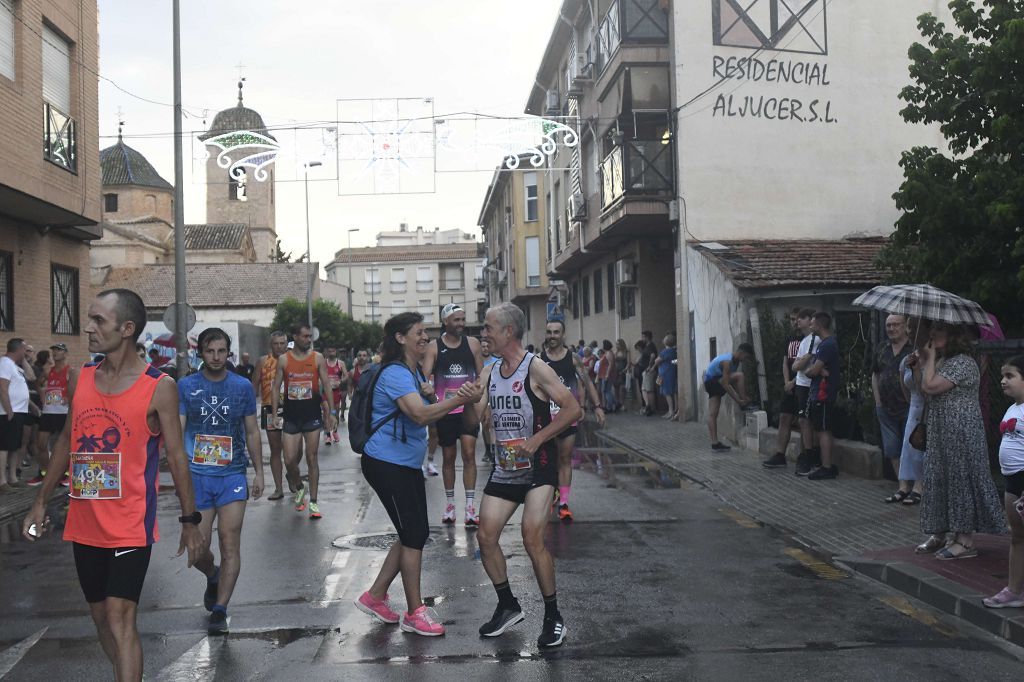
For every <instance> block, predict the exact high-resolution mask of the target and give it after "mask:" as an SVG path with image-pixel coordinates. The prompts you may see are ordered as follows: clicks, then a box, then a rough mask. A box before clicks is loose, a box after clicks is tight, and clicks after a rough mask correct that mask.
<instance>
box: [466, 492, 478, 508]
mask: <svg viewBox="0 0 1024 682" xmlns="http://www.w3.org/2000/svg"><path fill="white" fill-rule="evenodd" d="M475 499H476V491H475V490H467V491H466V506H467V507H468V506H469V505H471V504H473V500H475Z"/></svg>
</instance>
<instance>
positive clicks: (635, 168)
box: [601, 140, 673, 208]
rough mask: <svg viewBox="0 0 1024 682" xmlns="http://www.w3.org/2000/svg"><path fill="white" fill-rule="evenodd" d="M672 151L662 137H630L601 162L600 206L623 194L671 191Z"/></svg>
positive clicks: (605, 206) (616, 199) (610, 202)
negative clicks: (646, 138)
mask: <svg viewBox="0 0 1024 682" xmlns="http://www.w3.org/2000/svg"><path fill="white" fill-rule="evenodd" d="M672 150H673V145H672V143H671V142H669V143H667V144H666V143H665V142H664V141H662V140H627V141H625V142H624V143H623V144H622V145H621V146H618V147H615V148H614V149H613V150H612V152H611V153H610V154H609V155H608V156H606V157H605V158H604V161H602V162H601V207H602V208H607V207H608V206H611V205H612V204H613V203H615V202H616V201H618V200H619V199H620V198H622V197H623V196H628V195H634V194H635V195H646V194H660V193H662V192H671V191H672V189H673V182H672V180H673V178H672V175H673V174H672V168H673V163H672V160H673V159H672V154H673V152H672Z"/></svg>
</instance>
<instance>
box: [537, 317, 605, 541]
mask: <svg viewBox="0 0 1024 682" xmlns="http://www.w3.org/2000/svg"><path fill="white" fill-rule="evenodd" d="M564 338H565V325H564V324H563V323H562V322H561V321H559V320H552V321H551V322H548V323H547V325H546V326H545V328H544V352H543V353H542V354H541V358H542V359H543V360H544V362H546V363H548V365H549V366H550V367H551V369H553V370H555V374H557V375H558V378H559V379H561V380H562V383H563V384H565V385H566V386H567V387H568V388H569V391H570V392H571V393H572V395H573V397H574V398H576V400H578V401H579V402H580V405H581V406H582V404H583V401H582V400H580V395H581V393H583V390H580V384H582V385H583V389H584V390H585V391H586V395H587V396H588V397H589V398H590V401H591V404H593V405H594V406H595V411H596V413H597V423H598V425H599V426H604V410H603V409H602V408H601V401H600V400H599V399H598V395H597V387H596V386H594V382H593V381H591V380H590V375H589V374H587V372H586V371H584V369H583V366H582V364H581V363H580V359H579V356H577V355H576V354H575V353H573V352H571V351H570V350H569V349H568V348H566V347H565V340H564ZM548 353H551V355H553V356H556V357H557V356H558V354H559V353H562V357H561V359H559V360H552V359H551V357H550V356H548ZM554 414H557V410H555V412H554V413H553V414H552V416H554ZM577 428H578V427H577V423H576V422H573V424H572V426H570V427H569V428H568V429H566V430H565V431H563V432H562V433H560V434H558V518H559V519H561V520H562V521H564V522H566V523H569V522H571V521H572V519H573V516H572V511H570V509H569V495H570V493H571V491H572V451H573V448H574V447H575V445H576V432H577Z"/></svg>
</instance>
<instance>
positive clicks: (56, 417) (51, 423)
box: [39, 412, 68, 433]
mask: <svg viewBox="0 0 1024 682" xmlns="http://www.w3.org/2000/svg"><path fill="white" fill-rule="evenodd" d="M67 420H68V416H67V415H66V414H47V413H45V412H44V413H43V415H42V416H41V417H39V430H40V431H45V432H46V433H60V432H61V431H62V430H63V429H64V422H66V421H67Z"/></svg>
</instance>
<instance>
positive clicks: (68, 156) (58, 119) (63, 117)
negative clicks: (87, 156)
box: [43, 102, 78, 173]
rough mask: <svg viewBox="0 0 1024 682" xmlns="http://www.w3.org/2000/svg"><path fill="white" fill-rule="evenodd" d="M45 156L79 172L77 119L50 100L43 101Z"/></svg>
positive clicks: (67, 168) (52, 161)
mask: <svg viewBox="0 0 1024 682" xmlns="http://www.w3.org/2000/svg"><path fill="white" fill-rule="evenodd" d="M43 158H44V159H46V160H47V161H49V162H50V163H53V164H56V165H58V166H60V167H61V168H63V169H65V170H68V171H71V172H72V173H77V172H78V136H77V131H76V126H75V119H73V118H71V117H70V116H68V115H67V114H65V113H63V112H61V111H60V110H58V109H57V108H56V107H54V106H53V105H52V104H50V103H49V102H43Z"/></svg>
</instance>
